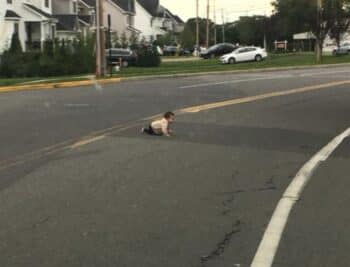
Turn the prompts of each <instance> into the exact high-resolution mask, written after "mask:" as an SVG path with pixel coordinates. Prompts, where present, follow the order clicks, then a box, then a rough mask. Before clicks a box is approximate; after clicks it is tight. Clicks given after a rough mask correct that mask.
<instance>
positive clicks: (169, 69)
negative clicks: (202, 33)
mask: <svg viewBox="0 0 350 267" xmlns="http://www.w3.org/2000/svg"><path fill="white" fill-rule="evenodd" d="M336 63H350V56H342V57H333V56H324V58H323V62H322V64H336ZM316 64H317V63H316V61H315V56H314V54H312V53H303V54H271V55H270V56H269V57H268V58H267V59H266V60H264V61H263V62H259V63H258V62H248V63H238V64H235V65H223V64H221V63H220V62H219V61H218V59H208V60H197V61H187V62H166V63H162V64H161V67H159V68H137V67H130V68H127V69H123V70H122V71H121V72H120V73H118V74H117V76H120V77H132V76H144V75H145V76H147V75H164V74H181V73H198V72H211V71H230V70H246V69H262V68H274V67H290V66H303V65H316Z"/></svg>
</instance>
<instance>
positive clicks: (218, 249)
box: [200, 220, 242, 267]
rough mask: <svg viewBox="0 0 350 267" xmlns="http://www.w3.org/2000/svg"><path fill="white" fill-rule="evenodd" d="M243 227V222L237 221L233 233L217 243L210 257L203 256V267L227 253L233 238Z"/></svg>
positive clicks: (227, 234) (201, 259)
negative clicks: (226, 249)
mask: <svg viewBox="0 0 350 267" xmlns="http://www.w3.org/2000/svg"><path fill="white" fill-rule="evenodd" d="M241 225H242V222H241V221H240V220H237V221H236V222H235V223H234V224H233V225H232V229H231V231H230V232H228V233H226V234H225V236H224V238H223V239H222V240H221V241H220V242H219V243H217V245H216V247H215V248H214V249H213V250H212V251H211V252H210V253H209V254H208V255H205V256H202V257H201V258H200V261H201V267H205V266H206V263H207V262H208V261H210V260H212V259H214V258H217V257H219V256H220V255H222V254H223V253H224V252H225V248H226V247H227V246H228V245H229V243H230V242H231V239H232V237H233V236H234V235H235V234H237V233H239V232H240V231H241Z"/></svg>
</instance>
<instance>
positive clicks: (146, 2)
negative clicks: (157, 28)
mask: <svg viewBox="0 0 350 267" xmlns="http://www.w3.org/2000/svg"><path fill="white" fill-rule="evenodd" d="M136 1H137V2H138V3H139V4H140V5H141V6H142V7H143V8H144V9H146V11H147V12H148V13H149V14H151V15H152V16H153V17H157V15H158V12H159V0H136Z"/></svg>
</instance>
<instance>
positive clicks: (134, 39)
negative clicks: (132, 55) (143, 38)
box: [129, 32, 138, 50]
mask: <svg viewBox="0 0 350 267" xmlns="http://www.w3.org/2000/svg"><path fill="white" fill-rule="evenodd" d="M129 45H130V48H131V49H132V50H135V49H137V47H138V36H137V34H136V33H135V32H132V33H131V35H130V37H129Z"/></svg>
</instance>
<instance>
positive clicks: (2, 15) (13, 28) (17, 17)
mask: <svg viewBox="0 0 350 267" xmlns="http://www.w3.org/2000/svg"><path fill="white" fill-rule="evenodd" d="M56 23H57V19H56V18H54V17H53V16H52V0H26V1H23V0H22V1H20V0H3V1H1V2H0V53H1V52H2V51H4V50H5V49H7V48H8V47H9V46H10V45H11V38H12V35H13V33H18V36H19V40H20V42H21V45H22V48H23V49H24V50H28V49H33V48H34V49H40V48H41V47H42V43H43V42H44V41H45V40H47V39H52V38H55V33H56Z"/></svg>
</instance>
